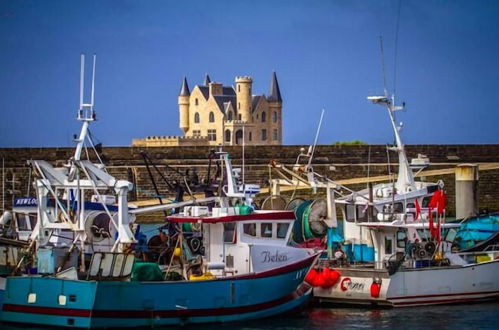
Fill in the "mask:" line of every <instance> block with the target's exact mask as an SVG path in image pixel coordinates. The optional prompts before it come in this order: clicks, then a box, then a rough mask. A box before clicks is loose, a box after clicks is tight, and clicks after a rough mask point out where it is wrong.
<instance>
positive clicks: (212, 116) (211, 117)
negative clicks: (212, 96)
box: [210, 111, 215, 123]
mask: <svg viewBox="0 0 499 330" xmlns="http://www.w3.org/2000/svg"><path fill="white" fill-rule="evenodd" d="M214 122H215V114H214V113H213V111H211V112H210V123H214Z"/></svg>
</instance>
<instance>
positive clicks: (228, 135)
mask: <svg viewBox="0 0 499 330" xmlns="http://www.w3.org/2000/svg"><path fill="white" fill-rule="evenodd" d="M230 136H231V134H230V130H225V142H230Z"/></svg>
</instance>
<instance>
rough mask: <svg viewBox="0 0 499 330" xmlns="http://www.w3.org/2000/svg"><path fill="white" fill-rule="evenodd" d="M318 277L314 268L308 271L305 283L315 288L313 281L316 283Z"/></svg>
mask: <svg viewBox="0 0 499 330" xmlns="http://www.w3.org/2000/svg"><path fill="white" fill-rule="evenodd" d="M318 275H319V273H318V272H317V269H315V268H312V269H310V271H309V272H308V274H307V276H305V282H307V283H308V284H310V285H312V286H315V281H316V279H317V276H318Z"/></svg>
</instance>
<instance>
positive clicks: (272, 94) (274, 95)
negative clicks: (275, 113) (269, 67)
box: [267, 71, 282, 103]
mask: <svg viewBox="0 0 499 330" xmlns="http://www.w3.org/2000/svg"><path fill="white" fill-rule="evenodd" d="M267 101H269V102H279V103H282V98H281V91H280V90H279V83H277V75H276V73H275V71H274V72H272V78H271V80H270V90H269V96H268V97H267Z"/></svg>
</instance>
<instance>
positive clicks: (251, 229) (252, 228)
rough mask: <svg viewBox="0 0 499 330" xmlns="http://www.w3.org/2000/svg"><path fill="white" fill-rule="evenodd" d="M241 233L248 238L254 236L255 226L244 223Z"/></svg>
mask: <svg viewBox="0 0 499 330" xmlns="http://www.w3.org/2000/svg"><path fill="white" fill-rule="evenodd" d="M243 232H244V234H246V235H249V236H256V224H254V223H245V224H244V225H243Z"/></svg>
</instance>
